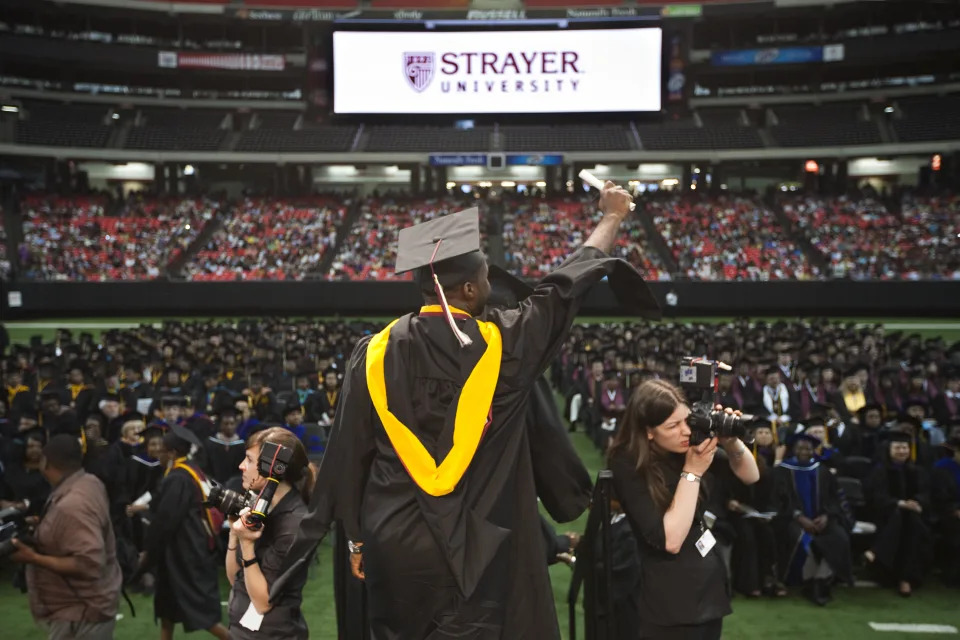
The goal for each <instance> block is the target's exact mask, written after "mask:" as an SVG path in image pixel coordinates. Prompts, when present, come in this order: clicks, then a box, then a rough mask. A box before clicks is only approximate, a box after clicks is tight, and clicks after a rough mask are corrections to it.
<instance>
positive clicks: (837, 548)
mask: <svg viewBox="0 0 960 640" xmlns="http://www.w3.org/2000/svg"><path fill="white" fill-rule="evenodd" d="M774 504H775V505H776V511H777V516H776V517H775V518H774V520H773V526H774V531H775V532H776V534H777V546H778V554H777V555H778V558H779V562H778V568H779V570H780V579H781V581H783V582H787V579H788V577H789V576H790V575H791V573H792V571H791V570H795V569H796V568H797V567H798V566H799V565H801V564H802V559H803V558H804V557H806V555H807V554H808V553H810V552H811V550H812V551H813V552H814V553H816V554H817V556H818V557H822V558H825V559H826V561H827V562H828V563H829V564H830V568H831V569H833V573H834V576H836V578H837V579H838V580H840V581H842V582H846V583H848V584H852V583H853V574H852V561H851V557H850V535H849V533H848V527H847V517H846V514H845V513H844V511H843V507H842V506H841V504H840V495H839V489H838V487H837V481H836V479H835V478H834V476H833V474H832V473H830V472H829V471H828V470H827V468H826V467H825V466H824V465H822V464H821V463H820V462H819V461H817V460H814V461H811V462H810V463H808V464H806V465H800V464H799V463H798V462H797V459H796V458H790V459H788V460H786V461H784V462H783V464H781V465H780V466H779V467H777V468H776V469H774ZM797 513H802V514H804V515H806V516H807V517H808V518H811V519H813V518H816V517H817V516H820V515H823V514H826V515H827V519H828V523H827V528H826V530H825V531H823V533H820V534H819V535H816V536H811V535H810V534H808V533H806V532H805V531H804V530H803V529H802V528H801V527H800V524H799V523H798V522H797V520H796V517H795V514H797Z"/></svg>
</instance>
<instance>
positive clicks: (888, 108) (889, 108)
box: [883, 107, 893, 113]
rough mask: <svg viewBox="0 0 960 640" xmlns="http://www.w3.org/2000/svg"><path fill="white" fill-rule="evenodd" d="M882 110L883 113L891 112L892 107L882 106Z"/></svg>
mask: <svg viewBox="0 0 960 640" xmlns="http://www.w3.org/2000/svg"><path fill="white" fill-rule="evenodd" d="M883 112H884V113H893V107H884V108H883Z"/></svg>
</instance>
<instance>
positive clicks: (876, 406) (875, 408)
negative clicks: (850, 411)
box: [857, 402, 883, 420]
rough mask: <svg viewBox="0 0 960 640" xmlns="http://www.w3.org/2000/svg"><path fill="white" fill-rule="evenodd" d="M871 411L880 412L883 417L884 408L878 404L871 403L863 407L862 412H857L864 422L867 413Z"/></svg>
mask: <svg viewBox="0 0 960 640" xmlns="http://www.w3.org/2000/svg"><path fill="white" fill-rule="evenodd" d="M870 411H879V412H880V414H881V415H883V407H882V406H880V405H879V404H877V403H876V402H869V403H867V404H865V405H863V406H862V407H860V410H859V411H857V415H858V416H859V417H860V419H861V420H863V419H864V418H865V417H866V415H867V413H868V412H870Z"/></svg>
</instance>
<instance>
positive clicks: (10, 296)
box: [0, 281, 960, 321]
mask: <svg viewBox="0 0 960 640" xmlns="http://www.w3.org/2000/svg"><path fill="white" fill-rule="evenodd" d="M650 286H651V288H652V289H653V291H654V293H655V295H656V297H657V300H659V301H660V304H661V306H662V307H663V310H664V315H665V316H735V315H752V316H793V315H797V316H830V315H834V316H860V317H880V318H883V317H891V316H901V317H933V316H938V317H952V318H960V281H958V282H857V283H854V282H843V281H825V282H765V283H756V282H654V283H651V285H650ZM0 291H2V293H3V295H2V299H0V312H2V313H0V316H2V319H3V320H8V321H9V320H19V319H33V318H66V317H97V316H104V317H119V316H127V317H138V316H206V317H216V316H233V315H268V314H279V315H306V316H310V315H314V316H332V315H366V316H389V315H396V314H400V313H404V312H407V311H411V310H413V309H415V308H416V307H417V306H418V305H419V304H420V301H419V296H418V294H417V290H416V287H415V286H414V285H413V283H411V282H218V283H208V282H132V283H127V282H116V283H71V282H24V283H0ZM670 293H673V294H675V295H676V305H675V306H671V305H668V304H667V303H666V300H667V298H668V297H669V295H668V294H670ZM11 302H13V303H14V306H11V304H10V303H11ZM18 302H19V306H17V303H18ZM582 315H593V316H613V315H622V314H621V313H620V312H619V309H618V307H617V304H616V300H615V299H614V297H613V295H612V293H611V292H610V289H609V288H608V287H607V285H606V283H601V284H599V285H597V286H596V287H595V288H594V290H593V291H591V292H590V295H589V296H588V298H587V300H586V301H585V304H584V306H583V309H582Z"/></svg>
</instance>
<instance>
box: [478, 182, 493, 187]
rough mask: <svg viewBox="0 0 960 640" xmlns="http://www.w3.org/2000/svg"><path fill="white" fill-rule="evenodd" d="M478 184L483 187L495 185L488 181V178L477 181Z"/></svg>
mask: <svg viewBox="0 0 960 640" xmlns="http://www.w3.org/2000/svg"><path fill="white" fill-rule="evenodd" d="M477 186H478V187H480V188H481V189H483V188H489V187H492V186H493V183H492V182H487V181H486V180H482V181H480V182H478V183H477Z"/></svg>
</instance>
